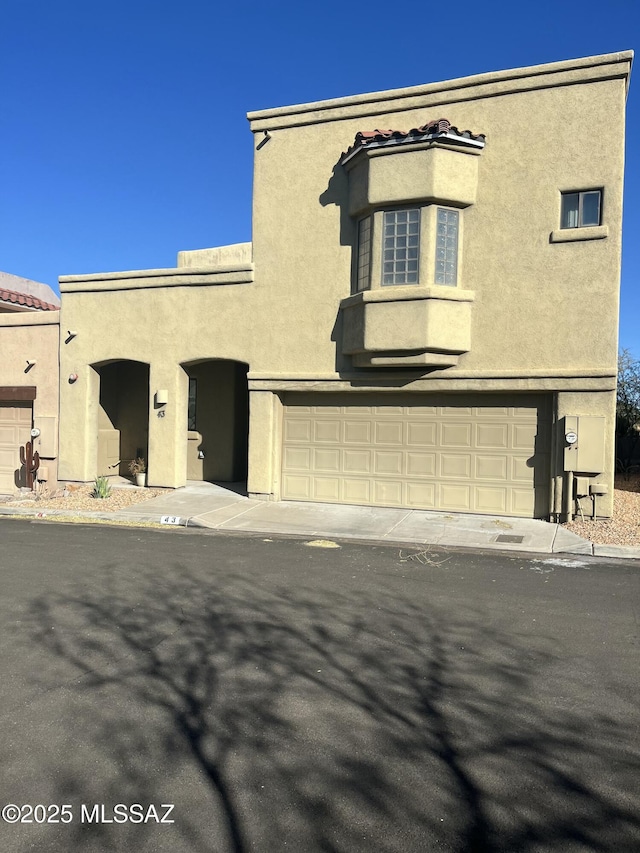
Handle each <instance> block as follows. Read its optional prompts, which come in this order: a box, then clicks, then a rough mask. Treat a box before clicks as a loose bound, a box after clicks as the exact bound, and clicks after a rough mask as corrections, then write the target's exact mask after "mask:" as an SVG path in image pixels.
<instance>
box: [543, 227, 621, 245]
mask: <svg viewBox="0 0 640 853" xmlns="http://www.w3.org/2000/svg"><path fill="white" fill-rule="evenodd" d="M608 236H609V226H608V225H588V226H587V227H585V228H561V229H558V230H557V231H552V232H551V236H550V238H549V241H550V242H551V243H573V242H577V241H579V240H603V239H604V238H605V237H608Z"/></svg>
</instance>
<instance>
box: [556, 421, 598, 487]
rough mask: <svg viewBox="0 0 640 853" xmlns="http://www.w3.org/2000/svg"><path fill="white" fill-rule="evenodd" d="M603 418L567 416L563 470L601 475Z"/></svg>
mask: <svg viewBox="0 0 640 853" xmlns="http://www.w3.org/2000/svg"><path fill="white" fill-rule="evenodd" d="M604 455H605V454H604V418H603V417H598V416H595V415H567V416H566V417H565V418H564V470H565V471H580V472H582V473H584V474H601V473H602V472H603V471H604V470H605V458H604Z"/></svg>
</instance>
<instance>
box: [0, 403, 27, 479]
mask: <svg viewBox="0 0 640 853" xmlns="http://www.w3.org/2000/svg"><path fill="white" fill-rule="evenodd" d="M30 430H31V403H24V404H17V403H0V494H11V493H12V492H13V491H14V490H15V488H16V472H19V471H20V469H21V465H20V447H21V446H23V445H24V444H26V443H27V441H29V439H30Z"/></svg>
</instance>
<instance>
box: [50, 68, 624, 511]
mask: <svg viewBox="0 0 640 853" xmlns="http://www.w3.org/2000/svg"><path fill="white" fill-rule="evenodd" d="M631 59H632V54H631V53H629V52H626V53H617V54H610V55H607V56H597V57H589V58H586V59H579V60H571V61H568V62H559V63H553V64H551V65H543V66H537V67H533V68H524V69H516V70H511V71H503V72H498V73H493V74H484V75H479V76H476V77H469V78H464V79H461V80H453V81H447V82H445V83H435V84H429V85H425V86H418V87H414V88H410V89H402V90H396V91H390V92H381V93H374V94H368V95H360V96H354V97H347V98H340V99H337V100H331V101H322V102H319V103H313V104H305V105H299V106H291V107H285V108H282V109H273V110H264V111H259V112H254V113H250V114H249V120H250V123H251V130H252V131H253V132H254V134H255V136H256V148H255V167H254V199H253V242H252V244H239V245H236V246H227V247H221V248H218V249H209V250H202V251H196V252H182V253H180V254H179V256H178V265H177V267H175V268H172V269H156V270H143V271H135V272H122V273H105V274H98V275H80V276H64V277H62V278H61V280H60V281H61V291H62V319H63V328H64V329H73V330H74V334H73V337H70V338H69V339H67V340H66V341H65V342H61V356H60V358H61V368H62V385H61V476H62V477H64V478H65V479H74V480H79V481H88V480H91V479H92V478H93V477H94V476H95V475H96V474H97V473H108V472H113V471H117V470H119V469H120V470H121V471H122V470H123V469H122V467H121V466H123V465H124V464H125V462H126V460H128V459H130V458H132V457H133V456H135V455H144V456H145V457H146V458H147V459H148V472H149V480H148V481H149V484H150V485H157V486H180V485H182V484H184V483H185V481H186V480H187V478H189V479H198V478H203V479H212V480H235V479H242V478H243V477H244V476H245V473H246V472H247V470H248V491H249V494H250V495H253V496H256V497H261V498H264V499H268V500H280V499H287V500H303V501H329V502H343V503H354V504H376V505H383V506H395V507H406V508H426V509H437V510H448V511H462V512H464V511H468V512H479V513H488V514H504V515H518V516H535V517H541V518H547V517H557V516H558V515H560V513H561V512H562V510H563V507H564V509H565V510H567V511H570V510H571V509H573V505H570V498H571V496H572V495H573V494H574V489H575V490H576V491H575V493H576V494H578V495H579V494H582V493H584V494H587V495H588V494H589V491H590V487H593V488H595V491H598V492H602V491H608V494H605V495H603V496H602V497H599V498H598V514H599V515H610V514H611V511H612V486H613V463H614V460H613V456H614V449H613V448H614V421H615V383H616V360H617V329H618V301H619V277H620V257H621V225H622V184H623V151H624V113H625V99H626V92H627V85H628V78H629V73H630V67H631ZM377 128H380V130H377ZM467 128H470V130H467ZM605 130H606V132H604V131H605ZM75 375H77V376H78V379H77V381H71V378H70V379H69V381H67V377H72V376H75ZM571 433H576V434H577V436H578V440H577V442H574V443H573V444H571V443H570V440H571V439H572V438H573V436H572V435H570V434H571ZM567 434H569V441H567V439H566V436H567ZM563 500H564V504H563ZM590 501H591V499H590V498H587V499H586V500H584V501H583V508H584V509H585V511H588V510H589V507H590V506H591V503H590Z"/></svg>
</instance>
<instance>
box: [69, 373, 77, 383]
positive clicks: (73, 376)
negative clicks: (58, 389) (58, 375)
mask: <svg viewBox="0 0 640 853" xmlns="http://www.w3.org/2000/svg"><path fill="white" fill-rule="evenodd" d="M77 379H78V374H77V373H70V374H69V382H70V383H71V384H72V385H73V383H74V382H76V381H77Z"/></svg>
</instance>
